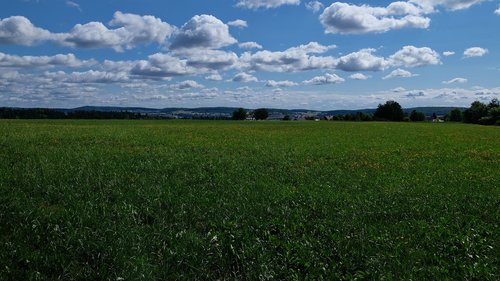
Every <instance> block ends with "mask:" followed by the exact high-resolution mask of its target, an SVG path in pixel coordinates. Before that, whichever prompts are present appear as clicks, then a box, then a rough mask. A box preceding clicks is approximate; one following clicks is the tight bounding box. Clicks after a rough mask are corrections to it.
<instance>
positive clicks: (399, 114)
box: [373, 100, 405, 121]
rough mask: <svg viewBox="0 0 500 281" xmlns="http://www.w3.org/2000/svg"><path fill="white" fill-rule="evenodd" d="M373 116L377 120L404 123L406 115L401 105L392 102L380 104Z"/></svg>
mask: <svg viewBox="0 0 500 281" xmlns="http://www.w3.org/2000/svg"><path fill="white" fill-rule="evenodd" d="M373 116H374V117H375V119H377V120H388V121H403V118H404V116H405V114H404V112H403V108H401V105H399V103H397V102H395V101H392V100H390V101H387V102H386V103H385V104H379V105H378V107H377V110H376V111H375V114H374V115H373Z"/></svg>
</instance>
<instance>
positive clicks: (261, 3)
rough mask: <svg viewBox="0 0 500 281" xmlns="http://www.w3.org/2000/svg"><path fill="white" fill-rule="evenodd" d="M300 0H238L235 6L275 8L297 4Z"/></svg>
mask: <svg viewBox="0 0 500 281" xmlns="http://www.w3.org/2000/svg"><path fill="white" fill-rule="evenodd" d="M299 4H300V0H238V2H237V3H236V7H240V8H246V9H254V10H255V9H259V8H265V9H269V8H277V7H280V6H283V5H299Z"/></svg>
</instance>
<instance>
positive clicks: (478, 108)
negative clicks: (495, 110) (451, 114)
mask: <svg viewBox="0 0 500 281" xmlns="http://www.w3.org/2000/svg"><path fill="white" fill-rule="evenodd" d="M487 115H488V106H486V105H485V104H484V103H482V102H480V101H475V102H473V103H472V104H471V105H470V107H469V108H467V109H466V110H465V111H464V115H463V117H464V122H465V123H474V124H479V120H480V119H481V118H483V117H486V116H487Z"/></svg>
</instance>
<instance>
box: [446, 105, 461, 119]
mask: <svg viewBox="0 0 500 281" xmlns="http://www.w3.org/2000/svg"><path fill="white" fill-rule="evenodd" d="M448 118H449V120H450V121H451V122H462V120H463V117H462V111H461V110H460V109H458V108H455V109H453V110H452V111H450V113H449V114H448Z"/></svg>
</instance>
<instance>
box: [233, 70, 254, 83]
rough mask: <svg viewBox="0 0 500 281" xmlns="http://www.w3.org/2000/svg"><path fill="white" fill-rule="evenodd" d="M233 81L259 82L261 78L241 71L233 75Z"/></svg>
mask: <svg viewBox="0 0 500 281" xmlns="http://www.w3.org/2000/svg"><path fill="white" fill-rule="evenodd" d="M232 81H233V82H243V83H249V82H258V81H259V80H258V79H257V77H255V76H253V75H251V74H248V73H245V72H241V73H238V74H236V75H235V76H234V77H233V79H232Z"/></svg>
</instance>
